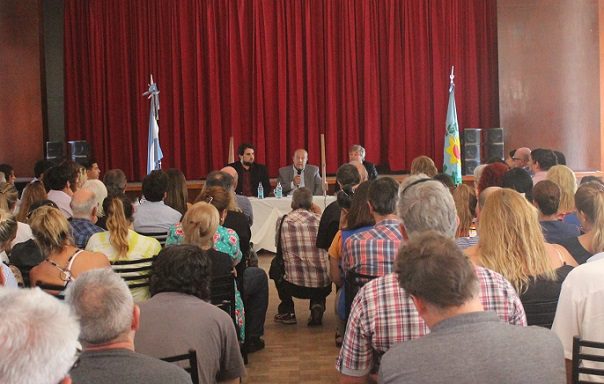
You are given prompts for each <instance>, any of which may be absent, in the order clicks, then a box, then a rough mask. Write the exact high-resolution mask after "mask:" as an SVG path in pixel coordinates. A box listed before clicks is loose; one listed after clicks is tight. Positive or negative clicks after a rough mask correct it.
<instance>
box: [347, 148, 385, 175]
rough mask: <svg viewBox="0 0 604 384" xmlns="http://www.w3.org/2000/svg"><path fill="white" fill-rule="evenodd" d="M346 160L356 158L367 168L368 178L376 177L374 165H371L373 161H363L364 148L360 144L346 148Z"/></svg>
mask: <svg viewBox="0 0 604 384" xmlns="http://www.w3.org/2000/svg"><path fill="white" fill-rule="evenodd" d="M348 160H350V161H353V160H357V161H360V162H362V163H363V165H364V166H365V169H366V170H367V174H368V175H369V180H375V179H376V178H377V177H378V173H377V169H375V165H373V163H370V162H368V161H365V148H363V147H361V146H360V145H358V144H355V145H351V146H350V149H349V150H348Z"/></svg>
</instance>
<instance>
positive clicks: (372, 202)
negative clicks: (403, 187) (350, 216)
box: [367, 176, 399, 216]
mask: <svg viewBox="0 0 604 384" xmlns="http://www.w3.org/2000/svg"><path fill="white" fill-rule="evenodd" d="M398 189H399V184H398V182H397V181H396V180H394V179H393V178H392V177H388V176H383V177H378V178H377V179H375V180H373V181H372V182H371V184H369V196H368V197H367V200H368V201H369V206H370V207H371V210H372V212H373V214H374V216H375V215H378V216H387V215H391V214H393V213H395V211H396V203H397V201H398Z"/></svg>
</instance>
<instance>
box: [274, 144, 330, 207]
mask: <svg viewBox="0 0 604 384" xmlns="http://www.w3.org/2000/svg"><path fill="white" fill-rule="evenodd" d="M307 162H308V152H306V150H305V149H302V148H300V149H296V151H295V152H294V157H293V164H292V165H288V166H287V167H282V168H279V183H281V187H282V188H283V195H284V196H285V195H287V194H288V193H290V192H291V191H293V190H295V189H297V188H301V187H306V188H308V189H309V190H310V191H311V192H312V194H313V195H315V196H317V195H322V194H323V187H322V183H321V175H320V174H319V167H317V166H315V165H310V164H306V163H307Z"/></svg>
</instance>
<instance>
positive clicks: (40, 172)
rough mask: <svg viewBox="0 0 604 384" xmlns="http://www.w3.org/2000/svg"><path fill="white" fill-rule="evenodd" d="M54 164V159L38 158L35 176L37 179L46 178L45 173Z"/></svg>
mask: <svg viewBox="0 0 604 384" xmlns="http://www.w3.org/2000/svg"><path fill="white" fill-rule="evenodd" d="M54 166H55V163H54V162H53V161H52V160H46V159H42V160H38V161H36V164H35V165H34V176H35V177H36V179H38V180H42V179H43V178H44V173H46V171H48V170H49V169H50V168H52V167H54Z"/></svg>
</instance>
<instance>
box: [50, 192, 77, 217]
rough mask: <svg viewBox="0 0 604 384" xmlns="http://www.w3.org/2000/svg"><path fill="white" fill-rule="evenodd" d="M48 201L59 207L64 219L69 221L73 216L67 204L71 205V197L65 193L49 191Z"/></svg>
mask: <svg viewBox="0 0 604 384" xmlns="http://www.w3.org/2000/svg"><path fill="white" fill-rule="evenodd" d="M48 200H51V201H52V202H54V203H55V204H56V205H57V207H59V209H60V210H61V213H62V214H63V216H65V218H66V219H69V218H71V216H73V212H72V211H71V207H70V206H69V203H71V196H69V195H68V194H66V193H65V192H63V191H57V190H55V189H51V190H50V191H48Z"/></svg>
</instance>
